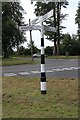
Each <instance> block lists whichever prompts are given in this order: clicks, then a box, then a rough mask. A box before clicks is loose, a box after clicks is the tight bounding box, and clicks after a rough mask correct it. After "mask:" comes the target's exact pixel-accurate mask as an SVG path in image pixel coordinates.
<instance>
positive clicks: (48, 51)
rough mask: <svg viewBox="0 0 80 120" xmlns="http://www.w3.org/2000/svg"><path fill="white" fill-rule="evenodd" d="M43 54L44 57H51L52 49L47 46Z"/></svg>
mask: <svg viewBox="0 0 80 120" xmlns="http://www.w3.org/2000/svg"><path fill="white" fill-rule="evenodd" d="M45 54H46V55H53V47H50V46H47V47H46V48H45Z"/></svg>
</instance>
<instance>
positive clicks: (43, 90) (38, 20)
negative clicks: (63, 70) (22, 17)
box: [20, 10, 56, 94]
mask: <svg viewBox="0 0 80 120" xmlns="http://www.w3.org/2000/svg"><path fill="white" fill-rule="evenodd" d="M52 16H53V10H51V11H49V12H48V13H46V14H45V15H44V16H40V17H38V18H36V19H35V20H33V21H32V22H30V21H29V25H27V26H20V29H21V30H29V31H30V38H31V40H32V36H31V31H32V30H40V31H41V94H46V72H45V52H44V31H51V32H56V28H54V27H50V26H45V25H43V22H44V21H46V20H47V19H48V18H50V17H52ZM38 23H40V24H41V26H39V25H36V26H35V24H38Z"/></svg>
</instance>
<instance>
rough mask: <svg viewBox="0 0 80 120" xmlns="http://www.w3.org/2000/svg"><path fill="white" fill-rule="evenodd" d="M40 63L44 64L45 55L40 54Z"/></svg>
mask: <svg viewBox="0 0 80 120" xmlns="http://www.w3.org/2000/svg"><path fill="white" fill-rule="evenodd" d="M41 64H45V56H44V55H41Z"/></svg>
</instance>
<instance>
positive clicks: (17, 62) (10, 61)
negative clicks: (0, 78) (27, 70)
mask: <svg viewBox="0 0 80 120" xmlns="http://www.w3.org/2000/svg"><path fill="white" fill-rule="evenodd" d="M36 63H38V61H32V60H30V59H20V58H5V59H2V66H10V65H21V64H36ZM0 65H1V64H0Z"/></svg>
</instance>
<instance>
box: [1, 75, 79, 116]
mask: <svg viewBox="0 0 80 120" xmlns="http://www.w3.org/2000/svg"><path fill="white" fill-rule="evenodd" d="M3 118H78V80H77V79H73V78H72V79H68V78H65V79H64V78H62V79H53V78H49V79H48V80H47V94H46V95H42V94H41V93H40V80H39V78H27V77H3Z"/></svg>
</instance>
